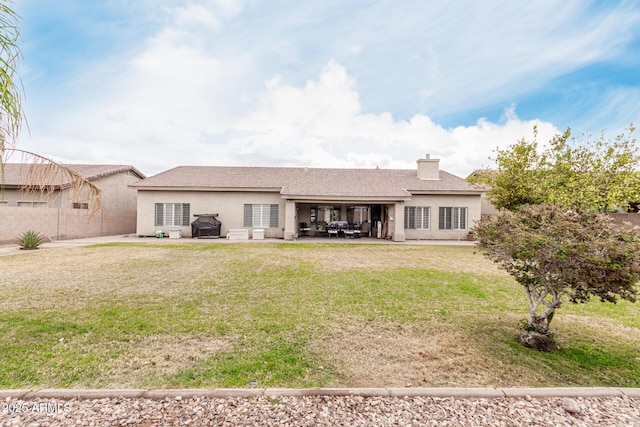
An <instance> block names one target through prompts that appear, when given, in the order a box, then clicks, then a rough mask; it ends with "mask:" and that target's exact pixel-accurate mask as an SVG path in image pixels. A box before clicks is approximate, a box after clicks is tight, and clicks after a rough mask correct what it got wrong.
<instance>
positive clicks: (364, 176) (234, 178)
mask: <svg viewBox="0 0 640 427" xmlns="http://www.w3.org/2000/svg"><path fill="white" fill-rule="evenodd" d="M439 162H440V161H439V160H438V159H432V158H430V157H429V156H428V155H427V157H426V158H424V159H420V160H418V161H417V170H416V169H414V170H398V169H378V168H376V169H325V168H290V167H223V166H180V167H176V168H173V169H170V170H168V171H165V172H162V173H159V174H157V175H154V176H151V177H149V178H146V179H144V180H142V181H140V182H138V183H136V184H133V185H132V187H133V188H135V189H137V190H138V207H137V211H138V224H137V234H138V235H141V236H148V235H155V234H156V233H157V232H158V231H163V232H165V233H167V234H169V232H170V230H171V229H174V230H175V229H177V228H179V229H180V231H181V235H182V236H185V237H188V236H191V227H190V224H191V222H192V221H193V220H194V219H195V216H196V215H199V214H207V213H216V214H218V217H217V219H218V220H220V221H221V222H222V229H221V233H222V235H226V234H227V233H228V232H229V230H230V229H234V230H235V229H247V230H248V231H249V232H251V233H252V234H253V232H254V230H256V229H260V230H264V232H260V234H262V233H264V236H265V237H271V238H284V239H286V240H291V239H293V238H294V237H295V236H297V235H298V234H299V233H300V234H304V235H315V234H316V232H317V234H321V233H322V232H323V231H325V229H326V227H327V226H328V224H330V223H331V222H332V221H334V222H335V221H340V224H349V225H350V226H354V227H357V228H358V229H359V230H361V231H362V235H371V234H373V235H374V236H375V235H376V234H377V233H376V230H377V224H378V222H380V224H381V229H382V234H383V237H387V238H390V239H393V240H395V241H404V240H405V239H466V238H467V234H468V232H469V230H470V228H471V227H473V225H474V223H475V222H476V221H478V220H479V219H480V213H481V195H482V192H483V191H482V190H478V189H476V188H473V187H472V186H471V185H470V184H469V183H468V182H467V181H465V180H464V179H462V178H459V177H457V176H455V175H452V174H450V173H448V172H445V171H441V170H440V169H439Z"/></svg>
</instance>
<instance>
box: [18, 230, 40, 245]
mask: <svg viewBox="0 0 640 427" xmlns="http://www.w3.org/2000/svg"><path fill="white" fill-rule="evenodd" d="M43 241H44V236H43V235H42V234H40V233H38V232H37V231H33V230H29V231H25V232H24V233H22V235H20V236H19V237H18V245H20V249H38V247H39V246H40V245H41V244H42V242H43Z"/></svg>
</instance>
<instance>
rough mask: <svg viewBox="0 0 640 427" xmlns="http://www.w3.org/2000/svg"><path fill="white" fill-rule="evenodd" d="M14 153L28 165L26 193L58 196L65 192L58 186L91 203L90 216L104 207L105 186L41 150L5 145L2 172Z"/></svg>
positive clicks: (0, 163) (79, 200) (0, 159)
mask: <svg viewBox="0 0 640 427" xmlns="http://www.w3.org/2000/svg"><path fill="white" fill-rule="evenodd" d="M13 153H18V154H20V156H21V161H20V163H24V164H27V165H28V168H27V170H25V172H24V175H23V176H24V178H23V180H24V183H23V184H22V186H21V187H20V191H21V192H22V193H23V194H40V196H41V197H47V198H55V197H60V196H61V194H62V191H60V192H59V193H56V190H66V191H67V192H68V198H69V199H70V200H73V202H77V203H88V204H89V206H90V209H89V217H90V218H92V217H93V216H94V215H95V214H96V213H97V212H98V211H99V210H100V209H101V207H102V190H100V188H99V187H98V186H96V185H95V184H94V183H93V182H91V181H89V180H88V179H87V178H85V177H84V176H82V175H80V174H79V173H77V172H76V171H74V170H73V169H71V168H70V167H68V166H66V165H64V164H61V163H58V162H56V161H54V160H52V159H49V158H47V157H44V156H41V155H40V154H36V153H32V152H30V151H26V150H20V149H17V148H6V147H5V149H4V158H3V157H0V172H2V170H3V169H4V163H5V162H6V160H8V159H9V158H10V157H11V154H13ZM2 175H4V174H2ZM2 181H4V180H2Z"/></svg>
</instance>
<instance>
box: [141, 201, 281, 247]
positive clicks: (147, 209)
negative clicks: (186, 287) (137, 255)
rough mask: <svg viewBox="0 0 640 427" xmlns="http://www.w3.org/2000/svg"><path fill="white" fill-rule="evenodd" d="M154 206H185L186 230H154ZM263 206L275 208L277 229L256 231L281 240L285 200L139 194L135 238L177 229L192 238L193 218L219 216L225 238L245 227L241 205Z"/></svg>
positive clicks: (168, 227) (268, 228)
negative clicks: (187, 213)
mask: <svg viewBox="0 0 640 427" xmlns="http://www.w3.org/2000/svg"><path fill="white" fill-rule="evenodd" d="M156 203H188V204H189V210H190V213H189V225H188V226H179V227H173V226H164V225H163V226H156V225H155V204H156ZM245 204H251V205H253V204H266V205H272V204H275V205H278V226H277V227H256V228H260V229H264V230H265V232H264V234H265V237H270V238H279V237H282V229H283V228H284V221H285V200H284V199H282V197H280V194H279V193H275V192H248V191H237V192H231V191H227V192H212V191H143V190H140V191H138V221H137V234H138V235H140V236H152V235H155V233H156V231H164V232H165V233H167V234H168V233H169V230H170V229H172V228H180V230H181V231H182V235H183V236H184V237H191V223H192V222H193V221H194V220H195V217H194V215H196V214H205V213H209V214H215V213H217V214H218V218H217V219H218V220H219V221H220V222H221V223H222V227H221V230H220V232H221V234H222V235H226V234H227V233H228V231H229V229H230V228H245V227H244V205H245ZM250 229H251V230H253V227H250Z"/></svg>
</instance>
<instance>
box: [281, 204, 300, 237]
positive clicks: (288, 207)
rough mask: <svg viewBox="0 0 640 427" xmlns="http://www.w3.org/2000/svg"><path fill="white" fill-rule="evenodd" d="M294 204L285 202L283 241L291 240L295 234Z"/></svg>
mask: <svg viewBox="0 0 640 427" xmlns="http://www.w3.org/2000/svg"><path fill="white" fill-rule="evenodd" d="M296 219H297V218H296V202H295V201H294V200H287V201H286V204H285V207H284V240H293V235H294V234H295V232H296Z"/></svg>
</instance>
